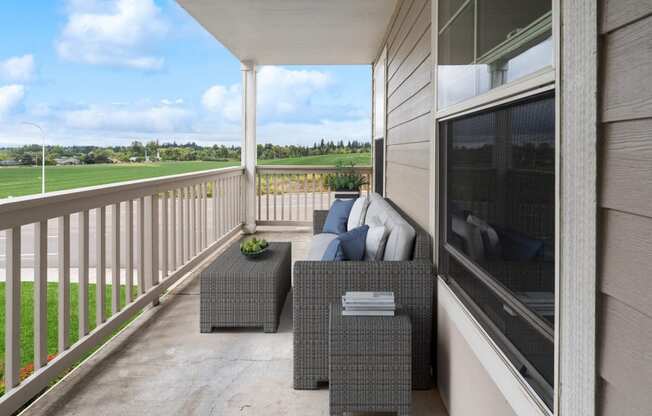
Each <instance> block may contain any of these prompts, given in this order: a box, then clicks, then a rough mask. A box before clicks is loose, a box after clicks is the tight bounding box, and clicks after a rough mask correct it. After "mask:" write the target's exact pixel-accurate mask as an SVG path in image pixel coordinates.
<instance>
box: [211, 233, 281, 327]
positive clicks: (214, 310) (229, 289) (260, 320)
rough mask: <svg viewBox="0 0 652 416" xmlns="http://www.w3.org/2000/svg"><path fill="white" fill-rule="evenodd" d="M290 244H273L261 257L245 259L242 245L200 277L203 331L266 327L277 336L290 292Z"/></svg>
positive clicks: (225, 253) (234, 246) (231, 250)
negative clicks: (286, 298)
mask: <svg viewBox="0 0 652 416" xmlns="http://www.w3.org/2000/svg"><path fill="white" fill-rule="evenodd" d="M291 265H292V247H291V243H270V247H269V249H268V250H267V252H265V253H263V254H262V255H261V256H260V257H253V258H250V257H245V256H244V255H242V253H240V242H239V241H236V242H234V243H233V244H231V246H229V247H228V248H227V249H226V251H225V252H224V253H222V254H221V255H220V256H219V257H218V258H217V259H216V260H215V261H214V262H213V263H212V264H211V265H210V266H208V267H207V268H206V269H205V270H204V271H203V272H202V273H201V277H200V279H201V288H200V318H199V321H200V330H201V332H211V330H212V328H214V327H263V328H264V330H265V332H276V329H277V327H278V319H279V315H280V313H281V309H282V308H283V304H284V303H285V297H286V296H287V294H288V292H289V291H290V280H291V272H292V270H291Z"/></svg>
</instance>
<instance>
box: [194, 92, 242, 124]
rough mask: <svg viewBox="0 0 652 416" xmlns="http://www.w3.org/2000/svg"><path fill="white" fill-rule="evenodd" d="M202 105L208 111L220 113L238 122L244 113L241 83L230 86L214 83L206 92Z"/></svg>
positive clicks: (229, 119) (227, 119)
mask: <svg viewBox="0 0 652 416" xmlns="http://www.w3.org/2000/svg"><path fill="white" fill-rule="evenodd" d="M201 102H202V105H203V106H204V108H205V109H206V110H208V111H211V112H214V113H219V114H221V115H222V117H224V118H225V119H226V121H229V122H237V121H239V120H240V117H241V114H242V93H241V89H240V85H238V84H233V85H231V86H230V87H225V86H223V85H213V86H212V87H210V88H209V89H207V90H206V92H204V95H203V96H202V98H201Z"/></svg>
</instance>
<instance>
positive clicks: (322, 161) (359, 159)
mask: <svg viewBox="0 0 652 416" xmlns="http://www.w3.org/2000/svg"><path fill="white" fill-rule="evenodd" d="M339 160H341V161H343V162H345V163H350V162H353V163H355V164H356V165H358V166H367V165H371V154H370V153H349V154H343V155H321V156H305V157H291V158H288V159H273V160H259V161H258V164H259V165H313V166H314V165H335V163H336V162H337V161H339Z"/></svg>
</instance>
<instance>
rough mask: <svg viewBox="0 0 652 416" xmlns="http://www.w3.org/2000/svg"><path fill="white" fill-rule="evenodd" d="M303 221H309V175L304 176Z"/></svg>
mask: <svg viewBox="0 0 652 416" xmlns="http://www.w3.org/2000/svg"><path fill="white" fill-rule="evenodd" d="M303 219H304V220H306V221H308V174H307V173H304V176H303Z"/></svg>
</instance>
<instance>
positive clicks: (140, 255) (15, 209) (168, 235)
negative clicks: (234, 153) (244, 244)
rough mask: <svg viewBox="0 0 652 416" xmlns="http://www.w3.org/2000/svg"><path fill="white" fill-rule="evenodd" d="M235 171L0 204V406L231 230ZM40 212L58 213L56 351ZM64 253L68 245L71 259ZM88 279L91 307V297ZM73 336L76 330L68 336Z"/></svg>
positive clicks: (16, 402)
mask: <svg viewBox="0 0 652 416" xmlns="http://www.w3.org/2000/svg"><path fill="white" fill-rule="evenodd" d="M243 178H244V177H243V168H241V167H236V168H225V169H217V170H211V171H204V172H198V173H189V174H183V175H176V176H170V177H164V178H157V179H149V180H142V181H134V182H126V183H121V184H114V185H107V186H99V187H92V188H85V189H80V190H73V191H64V192H55V193H50V194H46V195H43V196H31V197H25V198H18V199H12V200H7V201H4V202H2V203H0V232H1V231H2V230H4V233H5V253H6V255H5V258H4V263H5V340H4V342H5V360H4V382H5V393H4V395H3V396H1V397H0V414H3V415H5V414H11V413H13V412H15V411H16V410H18V409H20V408H21V407H22V406H23V405H24V404H25V403H27V402H28V401H29V400H30V399H31V398H33V397H34V396H35V395H37V394H38V393H39V392H40V391H42V390H43V389H44V388H46V387H47V386H48V384H49V383H50V382H51V381H52V380H54V379H55V378H57V377H59V376H60V375H61V374H62V373H63V372H64V371H66V369H68V368H70V367H71V366H73V365H74V364H75V363H76V362H77V361H78V360H79V359H81V358H83V357H84V355H85V354H86V353H88V352H89V351H90V350H92V349H93V348H95V347H96V346H98V345H99V344H101V343H102V342H103V341H104V340H105V339H106V338H107V337H109V336H110V335H111V334H113V333H114V332H115V331H116V330H117V329H119V328H120V326H121V325H123V324H124V323H126V322H128V321H129V320H130V319H131V318H132V317H134V316H135V315H136V314H138V313H139V311H140V310H141V309H142V308H143V307H145V306H147V304H149V303H150V302H152V303H154V304H157V303H158V299H159V296H160V295H161V294H163V293H164V292H165V291H166V290H167V289H168V288H169V287H170V286H171V285H172V284H173V283H175V282H176V281H177V280H178V279H179V278H180V277H182V276H184V275H185V274H187V273H188V272H189V271H190V270H191V269H192V268H193V267H195V266H196V265H198V264H199V263H200V262H201V261H202V260H204V259H205V258H206V257H207V256H208V255H209V254H210V253H211V252H212V251H213V250H214V249H215V248H216V247H217V246H219V245H220V244H221V243H222V242H223V241H225V240H226V239H227V238H228V237H230V236H231V235H233V234H234V233H235V232H237V231H238V230H239V229H240V227H241V225H242V222H243V218H244V215H243V213H244V202H243V195H244V193H243V192H242V189H241V188H242V186H243V182H244V179H243ZM107 219H108V221H107ZM48 220H53V221H56V222H57V227H56V228H57V244H56V250H57V253H56V259H58V260H57V263H58V264H57V269H55V270H54V274H55V275H56V280H57V281H58V313H57V320H58V325H57V326H58V350H57V351H56V356H55V357H54V358H53V359H51V360H48V352H51V351H48V348H47V332H48V331H47V329H48V328H47V325H48V324H47V322H48V317H47V290H48V288H47V280H48V278H47V275H48ZM24 234H32V235H31V236H29V237H28V238H33V247H34V254H33V263H32V267H33V272H32V273H31V274H32V276H33V282H34V283H33V287H34V290H33V299H32V301H33V304H34V310H33V321H34V328H33V333H34V356H33V362H34V372H33V374H31V375H30V376H28V377H27V378H26V379H24V380H21V379H20V370H21V348H20V345H21V302H22V300H21V286H22V282H23V280H24V276H23V275H25V274H29V273H27V271H26V270H25V269H22V268H21V260H22V258H23V257H25V253H23V251H22V249H21V239H22V236H23V235H24ZM107 240H108V241H109V243H108V244H107ZM73 242H74V243H75V246H73V245H72V243H73ZM23 243H27V244H22V245H23V246H29V245H30V244H29V243H30V242H29V241H23ZM71 248H72V250H71ZM71 252H72V253H74V254H75V258H73V259H72V261H71ZM107 266H108V267H107ZM71 276H72V277H73V283H75V280H76V284H77V285H78V291H77V293H78V295H77V299H76V300H77V304H78V308H77V309H78V311H77V315H78V328H79V330H78V333H77V334H71V332H72V331H71ZM107 278H110V280H109V282H110V285H111V287H110V290H108V289H107ZM92 284H95V292H94V293H95V300H96V305H97V306H96V308H95V310H94V311H91V310H90V306H89V304H90V302H89V300H91V299H92V296H89V295H91V294H89V286H90V285H92ZM107 290H108V296H107ZM121 291H124V296H122V292H121ZM107 297H110V298H111V302H110V307H109V305H108V303H107ZM122 299H124V301H123V300H122ZM23 311H24V309H23ZM93 315H94V316H95V319H94V321H95V327H94V329H93V328H92V321H93V319H91V318H92V317H93ZM71 335H72V338H77V341H76V342H74V343H73V344H72V345H71V342H70V341H71ZM25 358H26V357H24V356H23V357H22V361H23V362H24V361H25ZM27 358H31V357H27Z"/></svg>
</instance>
